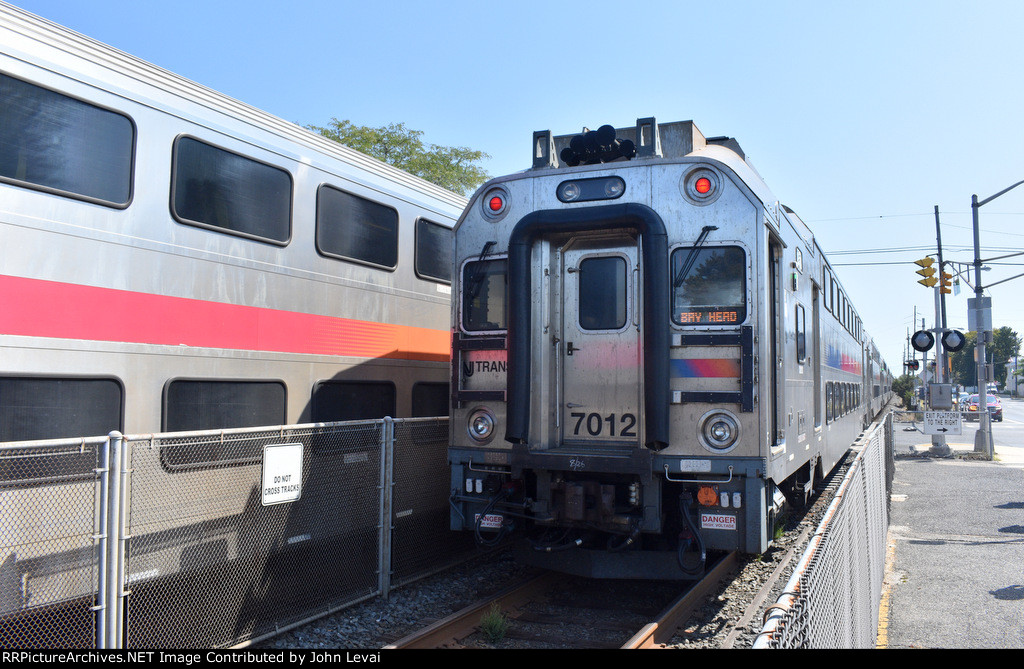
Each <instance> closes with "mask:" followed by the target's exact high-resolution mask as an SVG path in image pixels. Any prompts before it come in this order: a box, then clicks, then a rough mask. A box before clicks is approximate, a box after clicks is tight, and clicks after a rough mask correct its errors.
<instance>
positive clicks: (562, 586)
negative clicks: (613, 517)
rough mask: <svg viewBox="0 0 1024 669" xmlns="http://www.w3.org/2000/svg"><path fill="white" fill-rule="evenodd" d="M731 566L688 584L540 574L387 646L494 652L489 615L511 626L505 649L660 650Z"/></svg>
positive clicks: (729, 562) (731, 557) (728, 560)
mask: <svg viewBox="0 0 1024 669" xmlns="http://www.w3.org/2000/svg"><path fill="white" fill-rule="evenodd" d="M736 563H737V555H736V554H735V553H729V554H727V555H725V556H724V557H722V558H721V559H720V560H719V561H718V562H716V563H715V564H714V565H713V566H712V568H711V569H710V570H709V571H708V574H707V575H706V576H705V577H704V578H703V579H701V580H700V581H695V582H693V583H689V584H678V583H666V582H654V581H598V580H593V579H583V578H574V577H567V576H566V575H564V574H559V573H557V572H543V573H540V574H539V575H537V576H534V577H533V578H531V579H529V580H528V581H526V582H524V583H520V584H518V585H516V586H513V587H510V588H508V589H506V590H504V591H502V592H500V593H498V594H497V595H495V596H494V597H492V598H489V599H486V600H482V601H480V602H477V603H475V604H473V605H470V606H467V607H466V608H464V609H462V610H460V611H457V612H456V613H454V614H452V615H451V616H448V617H447V618H444V619H442V620H439V621H437V622H434V623H432V624H430V625H427V626H426V627H424V628H422V629H420V630H417V631H416V632H414V633H412V634H410V635H408V636H406V637H404V638H402V639H399V640H398V641H395V642H394V643H392V644H390V645H388V646H386V647H387V648H465V647H488V646H492V645H494V644H493V642H489V641H488V640H487V639H486V632H485V631H484V630H483V629H482V625H481V621H482V619H483V618H484V617H485V616H487V615H488V614H491V612H500V615H501V616H503V617H504V618H505V619H506V620H507V621H509V626H508V630H507V631H506V632H505V639H506V641H505V643H504V644H503V645H502V647H506V646H507V644H508V643H514V644H515V647H530V646H535V647H542V648H552V647H561V648H573V647H576V648H658V647H664V646H665V645H666V644H667V643H668V642H669V641H670V640H671V638H672V637H673V636H674V634H675V632H676V630H677V629H678V628H679V626H680V625H682V624H683V623H685V622H686V620H687V619H688V618H689V617H690V614H691V613H692V612H693V610H694V609H695V608H696V607H698V606H700V605H701V604H702V603H703V601H704V600H705V598H706V597H707V596H708V594H709V593H711V592H713V591H714V590H715V589H716V588H717V587H718V586H719V583H720V582H721V581H722V579H724V578H726V577H727V576H728V575H729V573H730V572H731V571H732V570H733V569H734V568H735V566H736ZM580 621H585V622H582V623H581V622H580Z"/></svg>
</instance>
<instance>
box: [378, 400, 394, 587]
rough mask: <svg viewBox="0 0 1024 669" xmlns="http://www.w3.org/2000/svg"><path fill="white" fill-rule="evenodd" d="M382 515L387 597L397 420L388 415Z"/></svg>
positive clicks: (383, 578)
mask: <svg viewBox="0 0 1024 669" xmlns="http://www.w3.org/2000/svg"><path fill="white" fill-rule="evenodd" d="M380 450H381V458H382V460H381V468H380V475H381V488H380V494H381V504H380V509H381V516H380V593H381V595H382V596H383V597H384V598H385V599H386V598H387V597H388V596H390V594H391V545H392V536H393V529H394V528H393V526H392V523H391V516H392V513H391V511H392V506H393V504H394V480H395V477H394V466H395V421H394V419H393V418H391V417H390V416H386V417H385V418H384V420H383V421H382V422H381V449H380Z"/></svg>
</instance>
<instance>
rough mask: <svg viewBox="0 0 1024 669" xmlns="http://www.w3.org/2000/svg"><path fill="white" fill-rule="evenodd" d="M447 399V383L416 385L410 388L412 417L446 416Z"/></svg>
mask: <svg viewBox="0 0 1024 669" xmlns="http://www.w3.org/2000/svg"><path fill="white" fill-rule="evenodd" d="M448 399H449V389H448V384H447V383H417V384H415V385H413V387H412V417H413V418H427V417H431V418H432V417H434V416H447V415H448Z"/></svg>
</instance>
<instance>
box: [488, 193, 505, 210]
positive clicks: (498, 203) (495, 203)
mask: <svg viewBox="0 0 1024 669" xmlns="http://www.w3.org/2000/svg"><path fill="white" fill-rule="evenodd" d="M488 206H490V208H491V211H494V212H498V211H501V208H502V207H504V206H505V201H504V200H502V199H501V197H500V196H498V195H495V196H494V197H492V198H491V200H490V202H488Z"/></svg>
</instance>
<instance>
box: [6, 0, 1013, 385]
mask: <svg viewBox="0 0 1024 669" xmlns="http://www.w3.org/2000/svg"><path fill="white" fill-rule="evenodd" d="M14 4H15V5H17V6H20V7H22V8H24V9H26V10H28V11H30V12H33V13H35V14H38V15H40V16H43V17H45V18H48V19H51V20H53V21H56V22H57V23H60V24H62V25H64V26H67V27H69V28H71V29H73V30H76V31H78V32H80V33H83V34H85V35H87V36H89V37H92V38H94V39H97V40H99V41H101V42H105V43H107V44H109V45H111V46H114V47H116V48H118V49H121V50H123V51H126V52H128V53H130V54H132V55H135V56H138V57H140V58H142V59H144V60H147V61H149V62H151V63H154V64H156V65H159V66H161V67H163V68H166V69H168V70H171V71H173V72H175V73H177V74H180V75H182V76H185V77H187V78H189V79H192V80H194V81H196V82H199V83H201V84H203V85H206V86H208V87H210V88H213V89H215V90H218V91H221V92H223V93H225V94H227V95H230V96H232V97H234V98H237V99H239V100H241V101H243V102H246V103H249V104H251V105H254V106H256V107H259V108H261V109H263V110H266V111H268V112H270V113H272V114H275V115H277V116H280V117H282V118H284V119H287V120H290V121H295V122H297V123H299V124H303V125H305V124H317V125H322V124H325V123H327V122H328V121H329V120H330V119H331V118H332V117H337V118H339V119H349V120H351V121H353V122H355V123H357V124H360V125H384V124H387V123H391V122H404V123H405V124H407V126H408V127H410V128H414V129H418V130H422V131H423V132H424V139H425V140H426V141H428V142H430V143H435V144H444V145H458V146H468V147H471V148H474V149H480V150H482V151H485V152H487V153H488V154H490V155H491V159H490V160H489V161H487V163H486V165H485V168H486V169H487V170H488V172H489V173H490V174H491V175H493V176H497V175H500V174H504V173H508V172H513V171H518V170H520V169H524V168H525V167H527V166H528V165H529V161H530V142H531V137H532V132H533V131H534V130H544V129H550V130H552V131H553V132H555V133H556V134H567V133H571V132H577V131H578V130H579V129H580V128H582V127H583V126H588V127H591V128H593V127H597V126H599V125H602V124H605V123H610V124H612V125H615V126H618V127H622V126H626V125H632V124H633V123H634V122H635V119H636V118H638V117H646V116H655V117H657V118H658V120H659V121H680V120H688V119H693V120H694V121H695V122H696V124H697V126H698V127H699V128H700V129H701V130H702V131H703V132H704V134H705V135H707V136H715V135H729V136H732V137H735V138H737V139H738V140H739V142H740V144H741V145H742V146H743V148H744V150H745V151H746V153H747V155H748V157H749V158H750V160H751V162H753V164H754V165H755V166H756V167H757V169H758V170H759V171H760V173H761V175H762V176H763V177H764V178H765V181H767V183H768V185H769V187H771V188H772V190H773V191H774V192H775V195H776V196H777V197H778V198H779V199H780V200H781V201H782V202H783V203H785V204H787V205H788V206H790V207H791V208H792V209H794V210H795V211H796V212H797V213H798V214H800V216H801V217H802V218H803V219H804V220H805V221H806V222H807V223H808V224H809V226H810V227H811V229H812V230H813V231H814V233H815V235H816V236H817V238H818V240H819V243H820V244H821V246H822V247H823V248H824V249H825V250H826V253H828V254H829V255H830V257H831V259H832V261H833V263H835V265H836V266H837V270H838V273H839V277H840V280H841V281H842V282H843V283H844V285H845V287H846V288H847V291H848V293H849V294H850V297H851V299H852V300H853V302H854V304H855V305H856V306H857V308H858V310H859V311H860V313H861V316H862V319H863V321H864V323H865V327H866V328H867V330H868V331H869V332H870V333H871V334H872V335H873V336H874V337H875V339H876V341H877V342H878V344H879V346H880V348H881V350H882V352H883V354H884V355H885V357H886V359H887V360H888V362H889V364H890V365H891V366H893V367H894V368H895V369H896V370H897V371H898V370H899V368H900V364H901V359H902V357H903V351H904V348H905V345H906V337H907V333H908V330H909V331H912V330H914V329H917V327H915V325H914V324H913V323H912V320H913V316H914V310H915V306H916V307H917V312H918V323H917V325H918V326H919V325H920V319H921V317H922V315H923V316H924V317H925V318H926V319H927V321H928V327H932V320H933V315H934V300H933V296H932V292H931V291H930V290H928V289H926V288H924V287H923V286H920V285H918V284H917V283H916V280H917V279H918V278H920V277H918V276H917V275H915V274H914V271H915V270H916V269H917V267H916V266H914V265H912V264H911V263H912V261H913V260H915V259H917V258H920V257H922V256H924V255H926V254H928V253H934V252H935V244H936V237H935V219H934V213H933V208H934V207H935V205H938V207H939V210H940V216H941V222H942V241H943V246H944V251H945V256H946V258H947V259H950V260H957V261H962V262H969V261H971V260H972V259H973V238H972V233H971V206H970V205H971V195H972V194H977V195H978V196H979V197H980V199H984V198H986V197H988V196H990V195H993V194H995V193H997V192H999V191H1000V190H1002V189H1003V188H1006V187H1007V186H1009V185H1011V184H1013V183H1015V182H1017V181H1020V180H1022V179H1024V131H1022V119H1024V86H1022V75H1024V46H1022V42H1024V2H1019V1H1017V0H1005V1H1002V2H994V1H985V0H982V1H975V2H944V1H934V2H922V1H913V0H884V1H877V0H860V1H858V2H843V3H839V2H822V1H821V0H817V1H812V2H802V1H800V2H798V1H792V2H772V1H770V0H764V1H755V0H748V1H744V0H714V1H710V0H704V1H703V2H689V1H684V0H675V1H661V0H648V1H647V2H636V3H629V2H626V3H623V2H605V1H602V0H591V1H589V2H561V1H559V0H546V1H545V2H534V1H532V0H517V1H516V2H510V3H500V4H499V3H490V2H480V1H479V0H477V1H475V2H464V1H462V0H448V1H444V2H434V1H430V0H420V1H418V2H416V1H408V2H406V1H402V2H397V1H388V0H378V1H377V2H366V1H365V0H364V1H360V2H349V1H345V0H289V1H288V2H270V1H269V0H246V1H244V2H243V1H241V0H204V1H202V2H198V1H196V0H175V1H174V2H167V1H166V0H161V1H159V2H157V1H155V0H88V1H85V0H81V1H77V0H17V1H15V2H14ZM980 211H981V243H982V257H983V258H990V257H993V256H998V255H1003V254H1006V253H1012V252H1014V251H1018V250H1024V225H1022V223H1024V186H1021V187H1020V188H1018V189H1016V190H1014V191H1011V192H1010V193H1008V194H1006V195H1003V196H1002V197H1000V198H999V199H997V200H994V201H993V202H991V203H989V204H987V205H985V206H984V207H983V208H982V209H981V210H980ZM869 249H903V250H902V251H900V252H890V253H857V254H839V253H838V252H840V251H865V250H869ZM1000 262H1002V263H1012V264H993V269H992V270H991V271H988V272H985V273H984V274H983V282H984V283H986V284H988V283H994V282H996V281H999V280H1002V279H1005V278H1008V277H1010V276H1013V275H1015V274H1018V273H1022V272H1024V256H1020V257H1017V258H1010V259H1007V260H1004V261H1000ZM846 263H857V264H853V265H847V264H846ZM864 263H890V264H871V265H868V264H864ZM971 281H972V283H973V273H972V274H971ZM969 294H970V295H973V291H972V289H970V288H969V287H968V286H967V285H962V286H961V292H960V295H959V296H956V297H952V296H951V297H950V298H947V299H948V301H947V310H948V314H949V325H950V326H951V327H958V328H962V329H966V327H967V297H968V295H969ZM986 294H988V293H986ZM1022 295H1024V278H1021V279H1016V280H1013V281H1009V282H1007V283H1005V284H1002V285H1000V286H996V287H994V288H993V289H992V291H991V296H992V301H993V320H994V324H995V326H996V327H1001V326H1004V325H1008V326H1010V327H1012V328H1013V329H1014V330H1016V331H1017V333H1018V334H1021V335H1024V297H1022Z"/></svg>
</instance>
